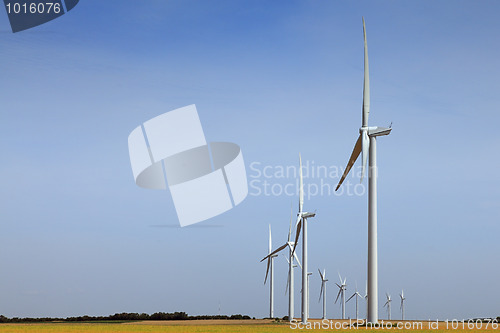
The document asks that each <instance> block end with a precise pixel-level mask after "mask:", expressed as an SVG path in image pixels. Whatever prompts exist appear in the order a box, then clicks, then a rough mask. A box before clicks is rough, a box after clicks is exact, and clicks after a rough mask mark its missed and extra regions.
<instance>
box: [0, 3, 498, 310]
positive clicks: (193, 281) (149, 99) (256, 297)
mask: <svg viewBox="0 0 500 333" xmlns="http://www.w3.org/2000/svg"><path fill="white" fill-rule="evenodd" d="M499 12H500V3H499V2H498V1H455V0H454V1H444V0H443V1H376V2H373V1H258V0H257V1H255V0H254V1H229V0H228V1H202V0H199V1H160V0H147V1H131V0H123V1H119V4H118V2H116V1H98V0H82V1H80V4H79V5H78V6H77V7H75V8H74V9H73V10H72V11H71V12H69V13H68V14H66V15H64V16H62V17H60V18H59V19H56V20H54V21H51V22H49V23H47V24H44V25H42V26H39V27H36V28H34V29H31V30H27V31H24V32H19V33H16V34H12V33H11V32H10V27H9V24H8V19H7V14H6V13H5V11H3V10H0V31H1V32H0V40H1V42H0V44H1V45H0V73H1V76H0V101H1V106H0V123H1V125H2V132H1V140H0V153H1V156H2V163H1V164H0V173H1V175H2V186H1V189H0V263H1V265H0V314H3V315H5V316H8V317H13V316H29V317H38V316H61V317H65V316H77V315H84V314H88V315H107V314H113V313H116V312H147V313H153V312H158V311H164V312H172V311H185V312H188V313H189V314H193V315H194V314H216V313H218V309H219V304H220V307H221V313H223V314H234V313H243V314H249V315H251V316H256V317H263V316H266V315H267V313H268V286H267V285H266V286H264V285H263V281H264V275H265V264H264V263H260V262H259V260H260V259H261V258H262V257H263V256H264V255H265V254H266V252H267V242H268V234H267V229H268V225H269V224H271V225H272V230H273V242H274V245H275V246H278V245H281V244H280V243H282V242H283V241H285V240H286V236H287V232H288V223H289V214H290V205H291V203H292V202H293V209H294V213H295V212H296V209H297V200H298V197H297V195H296V194H295V193H289V194H291V195H288V194H286V193H281V194H279V193H278V194H277V193H275V194H273V193H268V195H265V194H266V193H265V192H264V189H265V188H264V181H267V182H268V183H269V184H270V186H274V188H275V189H278V188H279V187H280V186H284V185H286V184H289V183H291V184H295V181H296V179H295V176H294V175H293V174H289V175H285V176H281V174H279V171H280V168H282V167H284V168H286V167H289V168H292V167H296V166H297V164H298V154H299V152H300V153H301V154H302V158H303V161H304V163H305V164H306V165H308V167H309V169H308V171H309V174H308V175H307V177H306V178H305V183H306V188H307V184H317V185H318V186H319V185H321V184H326V186H324V187H323V188H324V192H323V193H319V194H314V191H312V190H310V191H309V192H310V193H309V198H308V197H307V194H306V202H305V208H306V209H307V210H315V209H317V217H316V218H314V219H313V220H311V222H310V224H309V244H310V247H309V267H310V271H311V272H313V276H312V280H311V310H310V311H311V316H312V317H318V316H320V315H321V306H320V304H319V303H318V302H317V298H318V296H319V289H320V283H321V282H320V278H319V274H317V269H318V268H321V269H323V268H325V269H326V272H327V277H329V279H330V281H329V282H328V284H327V288H328V294H327V297H328V310H327V311H328V316H329V317H337V318H338V317H339V316H340V308H339V306H338V304H333V302H334V297H335V296H336V290H335V289H336V287H335V285H334V282H336V281H337V279H338V278H337V272H340V273H341V274H342V276H347V283H348V289H347V292H348V294H349V295H350V294H351V293H353V292H354V289H355V285H356V283H357V285H358V287H359V289H360V291H361V293H363V294H364V285H365V279H366V251H367V242H366V240H367V195H366V193H365V194H362V192H363V190H366V184H367V183H366V180H365V181H364V183H363V184H364V185H362V186H358V187H357V188H356V189H358V194H361V195H356V194H353V195H349V193H347V192H344V193H343V194H342V195H334V194H332V193H328V191H327V187H328V185H330V188H331V187H333V186H335V185H336V183H337V182H338V175H336V174H333V172H332V174H328V175H326V176H325V175H320V176H319V177H318V176H317V175H314V176H313V175H312V170H313V169H314V167H313V166H322V167H327V168H328V170H333V171H334V170H337V169H343V168H344V167H345V165H346V163H347V160H348V158H349V155H350V153H351V150H352V148H353V146H354V143H355V140H356V138H357V136H358V128H359V127H360V125H361V98H362V80H363V40H362V24H361V17H362V16H364V17H365V20H366V26H367V38H368V46H369V55H370V79H371V94H372V99H371V114H370V124H371V125H378V126H387V125H389V124H390V123H391V122H393V128H394V129H393V132H392V133H391V135H390V136H388V137H382V138H379V140H378V163H379V192H378V193H379V216H378V217H379V295H380V317H381V318H385V317H386V313H385V310H384V309H383V308H382V305H383V303H384V301H383V298H382V297H383V295H384V294H385V292H388V293H390V294H391V295H392V297H393V298H394V299H395V302H394V303H396V304H395V305H393V312H392V316H393V318H396V317H399V316H400V314H399V301H398V294H399V293H400V291H401V289H403V288H404V291H405V295H406V297H407V303H406V314H407V318H413V319H429V318H431V319H435V318H440V319H453V318H459V319H461V318H469V317H476V316H498V315H500V308H499V303H498V299H500V289H499V288H498V280H499V278H500V266H499V265H498V261H499V253H500V242H499V241H498V235H499V234H500V226H499V219H500V176H499V173H498V170H499V167H500V158H499V155H498V147H499V145H500V139H499V136H498V135H497V132H498V130H497V129H496V127H495V126H497V124H498V123H500V109H499V105H500V104H499V97H498V96H499V95H498V91H499V88H500V85H499V81H498V77H499V76H500V67H499V62H498V54H499V45H498V36H499V34H500V22H499V21H498V13H499ZM190 104H196V106H197V108H198V112H199V115H200V119H201V122H202V123H203V127H204V131H205V136H206V138H207V140H208V141H229V142H235V143H237V144H239V145H240V146H241V149H242V152H243V157H244V159H245V164H246V167H247V173H248V178H249V181H253V183H252V184H253V186H251V187H250V189H249V190H250V193H249V196H248V197H247V198H246V200H245V201H244V202H243V203H242V204H240V205H239V206H237V207H236V208H235V209H232V210H230V211H228V212H226V213H224V214H222V215H220V216H217V217H215V218H212V219H210V220H208V221H206V222H203V223H201V224H198V225H196V226H195V227H188V228H178V227H176V225H178V220H177V216H176V213H175V208H174V205H173V203H172V199H171V197H170V194H169V192H168V191H153V190H144V189H141V188H139V187H137V186H136V185H135V184H134V180H133V176H132V171H131V167H130V162H129V156H128V148H127V137H128V135H129V133H130V132H131V131H132V130H133V129H134V128H135V127H137V126H138V125H139V124H141V123H143V122H144V121H146V120H148V119H151V118H153V117H155V116H157V115H159V114H162V113H164V112H167V111H169V110H173V109H175V108H178V107H182V106H186V105H190ZM358 166H359V162H358V164H357V165H356V167H358ZM265 167H267V168H266V169H265V170H266V172H267V173H266V175H264V174H260V173H262V172H263V171H264V168H265ZM354 171H356V172H358V171H359V169H358V168H356V169H355V170H354ZM356 172H355V173H354V175H353V176H352V177H349V178H348V183H347V185H350V186H351V189H352V190H354V189H355V187H354V185H355V184H358V183H359V180H358V179H359V177H357V175H356ZM267 176H269V177H267ZM259 190H260V194H259V193H258V192H259ZM346 191H347V187H346ZM351 194H352V193H351ZM286 274H287V265H286V261H285V260H284V258H282V257H280V258H277V259H276V278H275V284H276V305H275V314H276V315H277V316H284V315H286V314H287V297H286V296H285V294H284V292H285V284H286ZM299 275H300V273H299V270H298V269H297V270H296V285H297V288H296V299H297V300H298V299H299V297H300V294H299V287H298V285H299V283H300V277H299ZM299 310H300V309H299V302H298V301H297V302H296V309H295V313H296V314H298V313H299ZM362 313H363V315H364V311H362ZM347 315H348V316H350V317H353V316H354V304H351V303H349V304H348V308H347Z"/></svg>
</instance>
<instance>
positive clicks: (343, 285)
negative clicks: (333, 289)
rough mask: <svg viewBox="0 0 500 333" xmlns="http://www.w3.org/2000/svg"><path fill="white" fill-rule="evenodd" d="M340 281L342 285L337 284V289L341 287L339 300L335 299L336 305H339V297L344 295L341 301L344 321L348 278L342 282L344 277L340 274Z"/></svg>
mask: <svg viewBox="0 0 500 333" xmlns="http://www.w3.org/2000/svg"><path fill="white" fill-rule="evenodd" d="M339 279H340V285H339V284H338V283H335V284H336V285H337V287H339V293H338V294H337V298H336V299H335V304H337V301H338V299H339V296H340V295H342V298H341V301H342V319H345V291H346V287H347V284H346V278H344V281H342V277H341V276H340V273H339Z"/></svg>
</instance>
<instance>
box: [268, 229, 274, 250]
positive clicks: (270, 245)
mask: <svg viewBox="0 0 500 333" xmlns="http://www.w3.org/2000/svg"><path fill="white" fill-rule="evenodd" d="M272 250H273V245H272V241H271V225H270V224H269V252H268V253H271V251H272Z"/></svg>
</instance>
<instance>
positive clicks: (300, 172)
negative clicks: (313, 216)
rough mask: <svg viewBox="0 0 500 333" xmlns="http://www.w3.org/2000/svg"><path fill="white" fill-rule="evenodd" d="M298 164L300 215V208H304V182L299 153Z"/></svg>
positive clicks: (300, 211)
mask: <svg viewBox="0 0 500 333" xmlns="http://www.w3.org/2000/svg"><path fill="white" fill-rule="evenodd" d="M299 164H300V168H299V177H300V178H299V179H300V182H299V186H300V187H299V214H300V213H302V207H303V206H304V181H303V179H302V157H301V156H300V153H299Z"/></svg>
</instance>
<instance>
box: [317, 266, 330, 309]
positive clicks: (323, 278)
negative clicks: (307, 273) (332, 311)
mask: <svg viewBox="0 0 500 333" xmlns="http://www.w3.org/2000/svg"><path fill="white" fill-rule="evenodd" d="M318 272H319V276H320V277H321V290H320V291H319V300H318V302H319V301H321V297H323V317H322V318H321V319H326V283H327V282H328V279H327V278H326V270H325V269H323V274H321V271H320V270H319V269H318Z"/></svg>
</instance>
